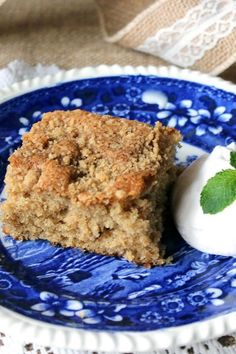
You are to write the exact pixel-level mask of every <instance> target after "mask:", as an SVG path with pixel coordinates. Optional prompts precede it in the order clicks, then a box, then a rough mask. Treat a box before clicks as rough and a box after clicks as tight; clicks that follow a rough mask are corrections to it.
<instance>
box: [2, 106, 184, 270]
mask: <svg viewBox="0 0 236 354" xmlns="http://www.w3.org/2000/svg"><path fill="white" fill-rule="evenodd" d="M179 140H180V133H179V132H178V131H176V130H175V129H173V128H170V127H165V126H163V125H162V124H161V123H157V124H156V125H155V127H151V126H150V125H148V124H144V123H140V122H137V121H130V120H127V119H122V118H114V117H111V116H99V115H97V114H93V113H89V112H85V111H82V110H75V111H55V112H49V113H46V114H45V115H44V117H43V119H42V120H41V121H40V122H38V123H36V124H34V125H33V127H32V129H31V131H30V132H29V133H26V134H25V135H24V137H23V144H22V146H21V147H20V148H19V149H17V150H16V151H15V152H14V153H13V154H12V155H11V157H10V158H9V161H10V164H9V165H8V169H7V173H6V178H5V182H6V191H7V200H6V201H5V202H4V204H3V206H2V219H3V229H4V232H5V233H7V234H10V235H11V236H13V237H14V238H16V239H18V240H36V239H39V238H40V239H46V240H48V241H50V242H52V243H54V244H60V245H61V246H63V247H79V248H80V249H83V250H87V251H92V252H97V253H100V254H104V255H117V256H122V257H125V258H127V259H128V260H130V261H133V262H136V263H138V264H145V265H156V264H162V263H163V262H164V260H163V246H162V245H161V243H160V240H161V234H162V229H163V223H162V214H163V209H164V205H165V201H166V193H167V190H168V187H169V185H170V183H171V182H172V181H173V179H174V177H175V172H174V170H175V169H174V168H173V159H174V155H175V146H176V144H177V143H178V142H179Z"/></svg>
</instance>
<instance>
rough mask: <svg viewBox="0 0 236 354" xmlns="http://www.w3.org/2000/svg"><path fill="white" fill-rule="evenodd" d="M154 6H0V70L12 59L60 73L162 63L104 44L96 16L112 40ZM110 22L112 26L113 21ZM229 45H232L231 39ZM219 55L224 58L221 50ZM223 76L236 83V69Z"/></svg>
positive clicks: (106, 2) (71, 0)
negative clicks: (101, 66) (60, 70)
mask: <svg viewBox="0 0 236 354" xmlns="http://www.w3.org/2000/svg"><path fill="white" fill-rule="evenodd" d="M158 1H162V0H158ZM189 1H190V2H192V0H187V2H189ZM1 2H3V0H0V3H1ZM153 2H154V0H135V6H131V7H130V6H129V7H127V8H126V11H121V10H122V8H123V6H124V5H125V4H126V5H127V4H130V3H132V4H134V1H131V2H130V0H129V1H127V0H112V1H111V0H103V1H101V0H98V2H97V6H96V4H95V2H94V1H93V0H67V1H65V0H53V1H48V0H30V1H25V0H6V1H5V2H4V3H3V5H2V6H1V7H0V67H4V66H5V65H7V64H8V63H9V62H10V61H12V60H14V59H23V60H25V61H26V62H29V63H31V64H36V63H38V62H41V63H44V64H51V63H56V64H57V65H59V66H61V67H63V68H71V67H83V66H87V65H99V64H102V63H105V64H115V63H117V64H120V65H128V64H130V65H150V64H151V65H162V64H166V61H164V60H161V59H160V58H157V57H155V56H153V55H148V54H143V53H141V52H137V51H134V50H132V49H128V48H125V47H124V46H120V45H118V43H116V42H115V43H109V42H107V41H105V40H104V37H103V35H104V31H105V28H104V26H103V29H102V28H101V26H100V24H99V13H100V17H101V16H104V19H105V24H106V36H107V37H110V36H113V35H114V34H116V33H117V32H118V31H120V30H121V29H122V28H124V25H125V24H127V23H129V22H131V21H132V20H133V19H134V18H135V17H136V16H137V15H138V14H140V12H141V11H142V10H143V8H144V6H145V7H149V6H153ZM181 2H182V1H181ZM185 2H186V1H185ZM175 3H176V0H175ZM104 6H105V7H104ZM98 7H99V8H100V11H98V9H97V8H98ZM104 8H105V9H106V11H105V12H104ZM175 12H176V11H175ZM101 14H102V15H101ZM112 18H113V19H114V18H116V21H113V20H112V21H111V19H112ZM162 20H163V19H162ZM139 33H140V31H139ZM230 43H231V44H232V43H233V44H234V39H232V40H231V42H230ZM120 44H122V45H125V43H120ZM231 44H229V48H228V51H229V52H230V49H232V45H231ZM227 53H228V52H227ZM219 54H220V55H221V54H222V50H221V49H219ZM228 57H230V53H229V55H228ZM230 59H232V58H230ZM229 64H230V63H227V65H229ZM223 76H224V77H225V78H227V79H231V80H233V81H235V82H236V70H235V69H234V67H231V68H230V69H229V70H227V72H226V73H224V74H223Z"/></svg>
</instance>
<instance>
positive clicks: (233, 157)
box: [230, 151, 236, 168]
mask: <svg viewBox="0 0 236 354" xmlns="http://www.w3.org/2000/svg"><path fill="white" fill-rule="evenodd" d="M230 165H231V166H233V167H234V168H236V151H231V153H230Z"/></svg>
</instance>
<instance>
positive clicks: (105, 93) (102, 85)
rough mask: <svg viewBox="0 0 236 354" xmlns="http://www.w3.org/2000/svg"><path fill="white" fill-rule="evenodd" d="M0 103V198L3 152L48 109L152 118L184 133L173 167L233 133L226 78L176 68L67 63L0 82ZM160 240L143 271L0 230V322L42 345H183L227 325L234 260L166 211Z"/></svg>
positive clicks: (233, 97)
mask: <svg viewBox="0 0 236 354" xmlns="http://www.w3.org/2000/svg"><path fill="white" fill-rule="evenodd" d="M1 102H2V103H1V104H0V168H1V170H0V190H1V191H2V193H1V198H2V200H3V199H4V190H3V188H4V183H3V180H4V175H5V171H6V167H7V158H8V156H9V154H11V153H12V152H13V151H14V149H16V148H17V147H18V146H19V145H20V143H21V136H22V134H24V133H25V132H26V131H28V130H29V129H30V128H31V126H32V124H33V123H35V122H37V121H39V120H40V119H41V117H42V114H43V113H44V112H47V111H53V110H58V109H63V110H73V109H77V108H81V109H85V110H88V111H92V112H96V113H99V114H111V115H114V116H119V117H125V118H127V119H136V120H139V121H142V122H145V123H150V124H154V123H155V122H156V121H157V120H160V121H161V122H162V123H163V124H165V125H169V126H172V127H176V128H177V129H179V130H180V131H181V132H182V134H183V136H184V144H183V148H182V149H181V150H180V151H179V152H178V155H177V159H176V160H177V161H176V162H177V163H182V164H189V163H190V162H191V161H193V160H194V159H195V158H196V157H197V156H199V155H200V154H202V153H203V152H204V151H211V150H212V149H213V147H214V146H215V145H227V144H229V143H230V142H232V141H235V140H236V88H235V86H234V85H232V84H229V83H226V82H224V81H222V80H220V79H216V78H210V77H208V76H207V75H203V74H199V73H196V72H190V71H187V70H182V71H181V70H178V69H176V68H169V69H168V68H159V69H156V68H154V67H149V68H143V67H139V68H136V69H135V68H131V67H126V68H121V67H118V66H114V67H105V66H101V67H98V68H87V69H83V70H73V71H70V72H66V73H65V72H64V73H60V74H57V75H56V76H49V77H46V78H43V79H35V80H32V81H27V82H24V83H21V84H17V85H14V86H13V87H11V88H9V89H6V90H5V91H4V92H3V91H2V99H1ZM164 237H165V242H166V244H167V251H168V255H172V256H173V263H172V264H170V265H166V266H162V267H154V268H152V269H146V268H144V267H140V266H137V265H135V264H132V263H129V262H128V261H127V260H125V259H122V258H115V257H106V256H100V255H96V254H93V253H88V252H85V253H84V252H81V251H80V250H78V249H72V248H68V249H63V248H60V247H55V246H52V245H51V244H50V243H48V242H46V241H27V242H16V241H15V240H13V238H11V236H6V237H5V236H3V235H2V237H1V240H0V305H1V307H0V325H1V323H2V325H4V326H5V327H7V328H8V329H11V330H12V329H13V328H14V331H15V330H16V328H18V330H19V332H20V333H21V335H22V332H24V333H26V334H28V333H30V335H31V338H32V341H33V340H34V339H35V340H36V341H38V342H42V343H44V344H45V343H46V344H51V345H59V346H66V345H67V346H68V347H69V348H79V349H89V350H113V349H116V350H120V351H122V350H125V351H131V350H151V349H158V348H167V347H169V346H171V345H173V344H179V345H183V344H187V343H189V342H190V341H192V340H200V339H206V338H208V337H209V336H214V335H218V334H223V333H224V332H225V331H227V330H233V329H236V316H235V311H236V259H235V258H233V257H222V256H213V255H209V254H205V253H201V252H199V251H197V250H195V249H193V248H191V247H190V246H188V245H187V244H186V243H185V242H184V241H183V240H182V239H181V238H180V236H179V235H178V233H177V231H176V229H175V227H174V225H173V222H172V221H171V216H170V215H169V216H168V220H167V222H166V231H165V235H164ZM223 238H224V236H223V235H222V242H223ZM16 319H17V320H18V321H16ZM204 326H205V327H204ZM200 327H201V330H200ZM203 328H205V329H204V330H203ZM27 331H28V332H27Z"/></svg>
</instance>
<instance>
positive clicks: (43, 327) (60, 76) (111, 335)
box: [0, 65, 236, 352]
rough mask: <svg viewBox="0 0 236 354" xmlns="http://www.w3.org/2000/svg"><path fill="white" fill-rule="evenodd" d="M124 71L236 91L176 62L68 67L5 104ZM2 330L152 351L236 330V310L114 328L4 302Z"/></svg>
mask: <svg viewBox="0 0 236 354" xmlns="http://www.w3.org/2000/svg"><path fill="white" fill-rule="evenodd" d="M120 75H145V76H147V75H156V76H160V77H169V78H175V79H181V80H187V81H191V82H196V83H201V84H204V85H207V86H214V87H216V88H218V89H222V90H225V91H227V92H232V93H235V94H236V85H234V84H233V83H231V82H228V81H225V80H223V79H221V78H219V77H212V76H210V75H208V74H204V73H200V72H197V71H192V70H188V69H179V68H177V67H175V66H169V67H166V66H160V67H155V66H146V67H144V66H138V67H133V66H119V65H112V66H107V65H99V66H97V67H85V68H81V69H72V70H69V71H63V70H62V71H60V72H58V73H57V74H54V75H46V76H44V77H36V78H34V79H31V80H24V81H21V82H18V83H14V84H13V85H11V86H8V87H5V88H1V89H0V104H1V103H3V102H5V101H7V100H9V99H11V98H14V97H17V96H19V95H22V94H24V93H27V92H31V91H34V90H37V89H40V88H43V87H50V86H53V85H55V84H59V83H63V82H69V81H73V80H79V79H88V78H96V77H106V76H120ZM0 329H1V331H5V333H7V334H14V338H15V339H16V340H19V341H23V340H24V341H29V338H30V341H31V342H35V343H37V344H39V345H44V346H54V347H59V348H67V349H75V350H76V349H77V350H90V351H118V352H133V351H139V352H144V351H145V352H147V351H153V350H160V349H168V348H171V347H176V346H183V345H188V344H191V343H194V342H198V341H204V340H207V339H210V338H214V337H217V336H221V335H224V334H226V333H230V332H233V331H234V330H236V312H232V313H230V314H227V315H220V316H216V317H214V318H210V319H208V320H204V321H198V322H194V323H191V324H187V325H184V326H177V327H173V328H171V327H170V328H165V329H159V330H154V331H145V332H131V331H122V332H121V331H120V332H117V331H116V332H112V331H91V330H82V329H74V328H68V327H63V326H58V325H52V324H48V323H45V322H41V321H38V320H34V319H32V318H29V317H26V316H23V315H20V314H18V313H16V312H14V311H11V310H8V309H6V308H4V307H2V306H0Z"/></svg>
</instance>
